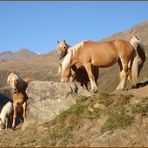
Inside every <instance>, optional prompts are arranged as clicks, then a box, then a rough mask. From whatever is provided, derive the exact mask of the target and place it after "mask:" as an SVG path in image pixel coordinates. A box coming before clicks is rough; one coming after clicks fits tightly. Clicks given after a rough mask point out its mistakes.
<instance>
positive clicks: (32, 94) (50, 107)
mask: <svg viewBox="0 0 148 148" xmlns="http://www.w3.org/2000/svg"><path fill="white" fill-rule="evenodd" d="M27 94H28V97H29V100H28V110H29V112H28V119H30V120H31V119H32V120H34V121H36V122H37V123H39V124H42V123H46V122H49V121H51V120H53V119H54V118H55V117H56V116H57V115H59V114H60V113H61V112H63V111H65V110H67V109H68V108H70V107H71V106H72V105H73V104H75V103H76V98H77V96H91V95H92V94H91V93H90V92H89V91H87V90H86V89H84V88H83V87H81V86H80V85H78V84H75V83H64V82H52V81H32V82H31V83H30V84H29V86H28V88H27Z"/></svg>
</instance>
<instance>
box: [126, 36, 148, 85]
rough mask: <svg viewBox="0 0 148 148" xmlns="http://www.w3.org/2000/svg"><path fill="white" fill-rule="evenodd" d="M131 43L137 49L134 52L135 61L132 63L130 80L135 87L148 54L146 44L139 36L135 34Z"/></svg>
mask: <svg viewBox="0 0 148 148" xmlns="http://www.w3.org/2000/svg"><path fill="white" fill-rule="evenodd" d="M130 43H131V45H132V46H133V47H134V48H135V49H136V51H137V52H135V54H134V57H135V58H134V60H133V63H130V64H132V65H133V66H132V65H130V67H131V73H130V74H129V77H128V80H129V81H130V82H132V86H133V87H137V79H138V77H139V74H140V71H141V69H142V67H143V64H144V62H145V59H146V56H145V51H144V46H143V44H142V43H141V41H140V39H139V38H138V37H137V36H135V35H134V36H133V37H132V38H131V39H130Z"/></svg>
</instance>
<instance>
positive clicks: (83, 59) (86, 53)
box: [60, 39, 138, 92]
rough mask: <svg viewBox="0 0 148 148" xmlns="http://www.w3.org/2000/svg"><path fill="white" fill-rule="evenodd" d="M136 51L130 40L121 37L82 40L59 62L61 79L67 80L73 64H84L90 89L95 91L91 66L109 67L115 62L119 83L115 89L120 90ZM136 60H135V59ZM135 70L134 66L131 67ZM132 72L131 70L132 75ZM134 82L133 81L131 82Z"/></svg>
mask: <svg viewBox="0 0 148 148" xmlns="http://www.w3.org/2000/svg"><path fill="white" fill-rule="evenodd" d="M137 54H138V52H137V50H136V49H135V48H134V47H133V46H132V45H131V44H130V42H128V41H126V40H122V39H115V40H110V41H104V42H94V41H91V40H87V41H82V42H80V43H78V44H76V45H74V46H72V47H70V48H69V50H68V53H67V55H66V56H65V58H64V60H63V61H62V63H61V67H60V69H61V81H64V82H67V80H68V78H69V76H70V69H71V67H72V66H73V65H74V64H77V63H78V64H80V65H81V66H84V67H85V69H86V71H87V74H88V77H89V80H90V83H91V91H92V92H96V91H97V85H96V82H95V79H94V75H93V73H92V67H93V66H95V67H98V68H99V67H102V68H105V67H110V66H112V65H114V64H115V63H118V64H119V67H120V83H119V85H118V87H117V88H116V90H122V89H124V88H125V85H126V80H127V77H128V72H129V69H128V68H129V66H128V65H129V63H131V64H130V65H131V66H130V68H131V69H132V67H133V65H136V63H137V62H135V64H133V61H134V60H135V58H136V56H134V55H137ZM135 61H136V60H135ZM132 70H133V71H136V69H135V68H133V69H132ZM133 74H134V72H131V77H133ZM132 83H135V82H132Z"/></svg>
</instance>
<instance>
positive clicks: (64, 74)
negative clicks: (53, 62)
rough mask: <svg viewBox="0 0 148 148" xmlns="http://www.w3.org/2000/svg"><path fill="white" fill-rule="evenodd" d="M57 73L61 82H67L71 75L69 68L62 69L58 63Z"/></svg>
mask: <svg viewBox="0 0 148 148" xmlns="http://www.w3.org/2000/svg"><path fill="white" fill-rule="evenodd" d="M58 74H59V75H60V81H61V82H68V80H69V78H70V76H71V69H70V68H67V69H65V70H64V71H63V69H62V64H60V66H59V69H58Z"/></svg>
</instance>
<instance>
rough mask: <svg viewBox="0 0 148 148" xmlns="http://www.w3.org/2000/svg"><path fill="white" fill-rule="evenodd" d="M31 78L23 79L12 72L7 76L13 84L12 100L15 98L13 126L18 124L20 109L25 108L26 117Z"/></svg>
mask: <svg viewBox="0 0 148 148" xmlns="http://www.w3.org/2000/svg"><path fill="white" fill-rule="evenodd" d="M30 81H31V79H29V78H26V79H24V80H23V79H21V78H20V77H19V76H18V75H16V74H15V73H10V75H9V76H8V78H7V83H8V84H9V85H10V86H11V91H12V100H13V123H12V128H15V126H16V117H17V115H18V113H19V112H18V110H20V108H22V109H23V120H25V119H26V111H27V100H28V96H27V94H26V88H27V87H28V83H29V82H30Z"/></svg>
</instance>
